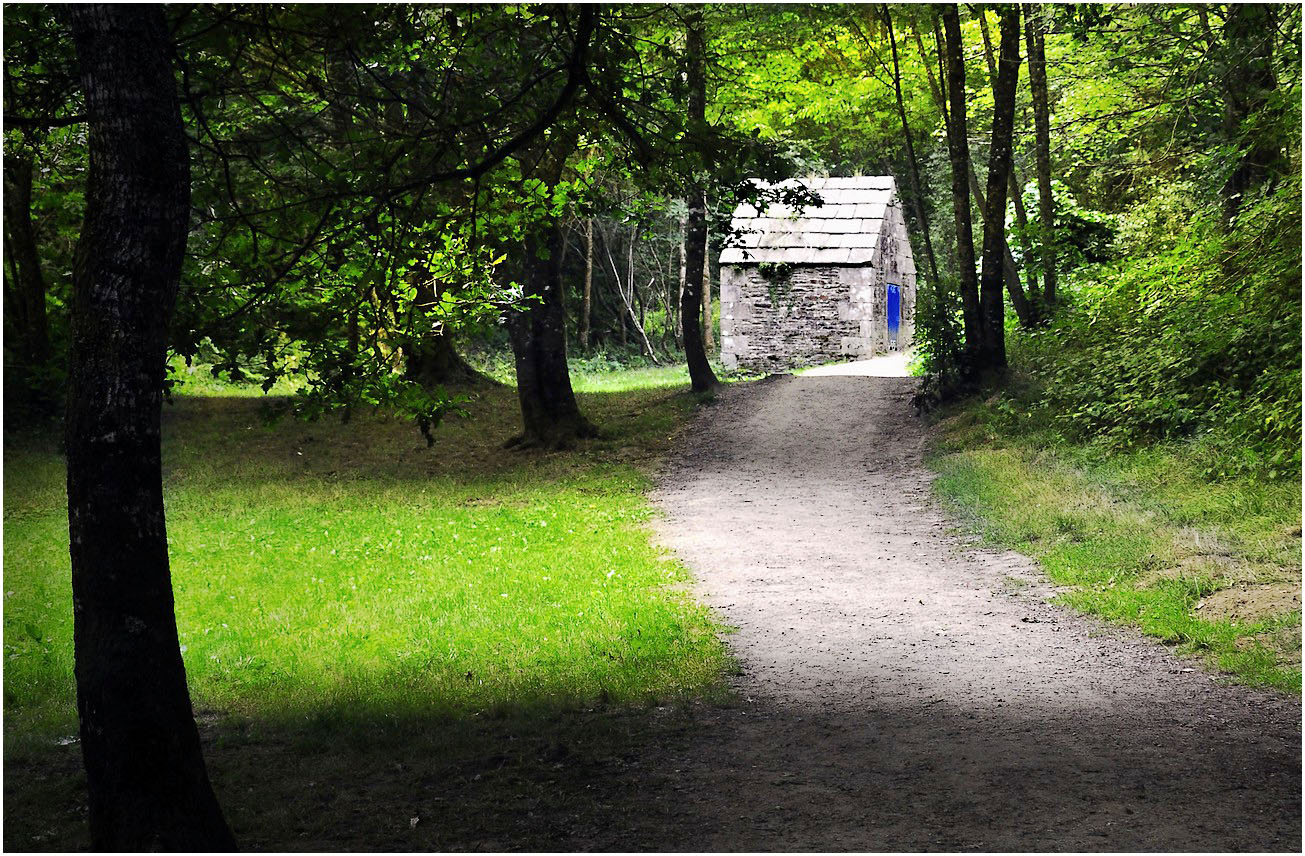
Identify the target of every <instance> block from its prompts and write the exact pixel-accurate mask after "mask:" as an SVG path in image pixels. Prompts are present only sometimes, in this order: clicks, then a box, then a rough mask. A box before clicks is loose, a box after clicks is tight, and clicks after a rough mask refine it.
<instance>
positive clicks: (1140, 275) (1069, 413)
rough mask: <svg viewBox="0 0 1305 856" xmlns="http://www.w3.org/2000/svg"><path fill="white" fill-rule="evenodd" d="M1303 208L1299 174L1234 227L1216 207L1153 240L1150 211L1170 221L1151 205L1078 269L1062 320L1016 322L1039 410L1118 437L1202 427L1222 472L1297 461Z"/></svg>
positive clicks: (1108, 438) (1054, 420)
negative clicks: (1022, 329) (1123, 248)
mask: <svg viewBox="0 0 1305 856" xmlns="http://www.w3.org/2000/svg"><path fill="white" fill-rule="evenodd" d="M1300 210H1301V195H1300V179H1299V176H1298V175H1297V177H1295V178H1294V179H1292V180H1290V181H1288V182H1285V183H1284V184H1282V185H1280V186H1279V187H1278V189H1277V190H1276V191H1275V192H1273V193H1271V194H1268V195H1265V196H1263V197H1261V198H1260V199H1258V200H1256V201H1255V202H1253V203H1249V204H1247V206H1246V207H1245V208H1244V209H1243V211H1242V213H1241V214H1240V215H1239V217H1238V218H1237V220H1236V222H1235V223H1233V224H1232V225H1231V227H1226V226H1225V225H1224V224H1223V223H1222V222H1221V221H1220V219H1219V217H1218V214H1217V212H1215V211H1213V210H1207V211H1205V212H1204V213H1203V215H1198V216H1197V217H1195V218H1192V219H1188V220H1187V221H1186V225H1185V227H1184V228H1183V229H1182V230H1181V231H1180V232H1179V233H1178V234H1177V235H1165V236H1157V240H1156V241H1155V242H1153V243H1152V244H1151V246H1152V247H1153V248H1154V249H1153V250H1152V251H1151V252H1150V253H1149V254H1141V253H1139V252H1138V251H1139V250H1140V249H1141V248H1142V247H1144V246H1146V241H1145V233H1146V232H1147V231H1148V230H1147V229H1146V228H1145V226H1146V221H1149V222H1151V223H1157V222H1158V223H1169V222H1172V221H1171V220H1169V219H1168V218H1166V217H1164V216H1162V214H1160V213H1158V212H1156V211H1154V210H1147V211H1145V212H1143V214H1144V218H1140V219H1142V220H1143V224H1142V225H1141V226H1140V227H1139V228H1135V229H1134V230H1133V232H1132V234H1131V235H1129V237H1130V238H1131V239H1132V240H1130V241H1129V243H1130V244H1133V245H1134V249H1133V252H1132V253H1129V254H1128V255H1127V256H1126V257H1125V258H1123V259H1122V260H1120V261H1116V262H1112V263H1107V264H1102V265H1097V266H1093V267H1088V268H1084V269H1083V270H1081V271H1080V272H1079V273H1078V274H1077V275H1076V276H1074V277H1073V278H1071V279H1070V281H1069V282H1068V283H1067V286H1068V287H1067V289H1066V291H1067V293H1068V295H1069V296H1070V298H1071V301H1072V302H1071V304H1070V305H1068V306H1066V307H1064V309H1063V311H1062V312H1061V314H1060V315H1059V316H1058V317H1057V319H1056V320H1055V322H1054V324H1052V325H1051V326H1050V327H1048V328H1046V329H1044V330H1040V331H1034V332H1031V333H1018V332H1017V333H1014V334H1013V336H1012V343H1011V344H1012V350H1013V351H1014V361H1015V363H1016V364H1018V365H1021V366H1022V367H1023V368H1024V369H1025V370H1026V371H1027V374H1028V376H1029V379H1030V380H1031V381H1032V392H1031V394H1030V395H1029V400H1028V401H1027V404H1028V405H1029V409H1030V415H1033V414H1034V413H1038V412H1040V415H1041V416H1042V418H1043V420H1044V421H1045V422H1046V423H1048V424H1051V425H1053V426H1055V427H1056V428H1057V429H1058V430H1060V431H1061V432H1063V433H1064V434H1065V435H1066V436H1068V437H1072V438H1075V439H1093V440H1098V441H1100V442H1103V443H1105V444H1107V445H1108V446H1118V447H1125V446H1130V445H1134V444H1138V443H1143V442H1149V441H1151V440H1154V439H1160V438H1178V437H1187V438H1197V439H1200V440H1201V441H1202V442H1204V443H1208V444H1212V447H1213V448H1215V449H1216V450H1218V452H1219V454H1217V455H1215V456H1214V459H1213V460H1212V463H1211V473H1210V474H1211V475H1227V474H1231V473H1233V472H1259V473H1263V474H1266V475H1269V476H1271V477H1284V476H1291V477H1294V476H1295V475H1297V474H1298V473H1299V470H1300V463H1301V349H1300V342H1301V340H1300V330H1301V298H1300V283H1301V245H1300V234H1301V218H1300ZM1124 231H1125V234H1129V231H1128V229H1127V228H1126V229H1125V230H1124ZM1166 231H1167V230H1166ZM1161 237H1163V238H1164V240H1161V239H1160V238H1161Z"/></svg>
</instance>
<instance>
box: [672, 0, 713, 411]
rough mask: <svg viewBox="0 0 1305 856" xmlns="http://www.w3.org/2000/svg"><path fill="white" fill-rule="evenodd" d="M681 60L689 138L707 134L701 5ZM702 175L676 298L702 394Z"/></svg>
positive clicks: (689, 19)
mask: <svg viewBox="0 0 1305 856" xmlns="http://www.w3.org/2000/svg"><path fill="white" fill-rule="evenodd" d="M684 28H685V44H684V61H685V67H686V80H687V83H688V87H689V93H688V94H689V99H688V129H689V139H690V140H693V139H695V138H696V139H703V138H704V137H706V135H707V130H708V129H707V74H706V62H707V36H706V28H705V25H704V22H703V9H702V6H701V5H694V6H689V7H688V11H687V13H686V14H685V16H684ZM703 178H704V177H703V176H695V177H694V180H693V183H692V185H691V186H690V188H689V193H688V203H689V215H688V219H687V221H686V222H685V227H684V267H685V271H686V272H687V274H686V277H685V280H684V292H683V294H682V295H681V296H680V323H681V326H682V329H683V330H684V356H685V360H686V361H687V362H688V364H689V382H690V385H691V386H692V388H693V391H694V392H706V391H707V390H709V389H711V388H712V387H714V386H716V385H717V384H718V383H719V381H718V380H717V379H716V373H715V372H713V371H712V370H711V363H709V362H708V361H707V349H706V348H705V347H704V346H703V333H702V288H703V271H704V270H705V266H706V262H707V190H706V188H705V187H704V186H703V183H702V182H703Z"/></svg>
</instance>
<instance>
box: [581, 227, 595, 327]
mask: <svg viewBox="0 0 1305 856" xmlns="http://www.w3.org/2000/svg"><path fill="white" fill-rule="evenodd" d="M593 297H594V218H593V217H586V218H585V284H584V291H583V292H582V293H581V295H580V349H581V350H584V351H587V350H589V320H590V316H591V314H592V312H593Z"/></svg>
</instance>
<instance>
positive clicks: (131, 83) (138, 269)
mask: <svg viewBox="0 0 1305 856" xmlns="http://www.w3.org/2000/svg"><path fill="white" fill-rule="evenodd" d="M68 16H69V22H70V24H71V29H72V34H73V39H74V42H75V45H76V49H77V60H78V65H79V69H80V75H81V85H82V92H83V93H84V96H85V99H86V110H87V113H88V114H89V116H90V120H89V123H88V124H89V135H88V146H89V150H90V171H89V174H88V176H87V182H86V215H85V221H84V223H83V226H82V233H81V237H80V239H79V241H78V244H77V253H76V263H75V266H74V267H75V272H74V275H73V297H72V310H71V315H70V318H71V332H72V347H71V373H70V378H69V393H68V410H67V420H66V426H65V430H66V435H65V443H66V444H67V459H68V530H69V536H70V542H71V549H70V553H71V559H72V588H73V641H74V657H75V669H74V670H75V674H76V680H77V712H78V715H79V718H80V721H81V745H82V757H83V759H84V761H85V764H86V784H87V791H88V793H89V797H90V827H91V848H92V849H93V850H232V849H234V847H235V840H234V839H233V837H232V835H231V831H230V830H229V829H228V828H227V824H226V821H225V820H224V819H223V817H222V812H221V809H220V808H219V807H218V804H217V800H216V798H215V797H214V795H213V789H212V787H211V786H210V784H209V779H208V773H207V772H206V770H205V768H204V759H203V756H202V754H201V751H200V743H199V732H198V730H197V729H196V727H195V719H194V714H193V712H192V710H191V705H190V695H189V693H188V691H187V688H186V671H185V666H184V665H183V663H182V659H181V650H180V647H179V645H178V641H177V625H176V617H175V614H174V612H173V599H172V580H171V575H170V571H169V568H168V541H167V534H166V529H165V524H164V512H163V486H162V481H163V480H162V464H161V458H160V442H159V427H160V407H161V403H162V398H161V397H162V383H163V371H164V358H165V349H166V345H167V329H168V322H169V320H170V317H171V314H172V310H173V307H174V306H175V304H176V299H177V285H178V280H179V277H180V274H181V263H182V258H183V254H184V252H185V248H186V234H187V231H188V227H189V214H190V210H189V209H190V174H189V164H188V162H187V153H186V138H185V133H184V131H183V129H182V124H181V111H180V106H179V103H178V100H177V89H176V82H175V80H174V79H173V73H172V68H171V66H170V64H169V62H168V57H169V56H170V55H171V53H172V48H171V45H169V44H168V39H169V36H168V30H167V24H166V23H165V21H164V18H163V10H162V9H161V8H160V7H158V6H144V5H142V6H127V5H123V6H112V5H106V6H90V5H87V6H71V7H69V9H68Z"/></svg>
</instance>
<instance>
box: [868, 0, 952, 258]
mask: <svg viewBox="0 0 1305 856" xmlns="http://www.w3.org/2000/svg"><path fill="white" fill-rule="evenodd" d="M883 19H884V23H885V24H886V25H887V27H888V44H889V46H890V47H891V48H892V52H893V94H894V95H895V96H896V99H897V117H898V118H899V119H900V120H901V122H902V139H903V141H904V142H905V143H906V159H907V164H908V167H909V169H908V171H907V175H908V176H909V178H910V180H911V195H912V197H914V202H915V216H916V217H918V218H919V220H920V234H921V236H922V237H923V239H924V257H925V260H926V261H927V262H928V263H929V276H930V277H931V279H930V280H929V281H930V282H931V283H934V284H936V283H937V282H938V261H937V259H936V258H935V257H934V254H933V240H932V239H931V238H930V237H929V218H928V216H926V214H925V211H924V190H923V184H922V183H921V181H920V161H919V159H918V158H917V157H916V156H915V141H914V139H913V137H912V135H911V123H910V122H908V121H907V120H906V103H905V102H904V101H903V100H902V67H901V64H900V62H899V61H898V57H897V36H896V35H894V33H893V16H892V13H891V12H889V10H888V6H887V5H885V6H884V7H883ZM916 39H917V40H918V39H919V35H918V34H917V36H916ZM921 59H923V60H924V65H925V70H926V71H927V70H928V67H929V61H928V59H927V58H925V57H924V56H923V52H922V54H921ZM929 82H930V83H933V77H932V75H930V78H929ZM944 115H945V108H944Z"/></svg>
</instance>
